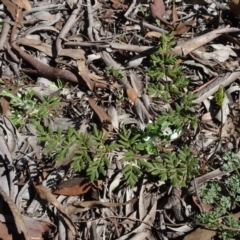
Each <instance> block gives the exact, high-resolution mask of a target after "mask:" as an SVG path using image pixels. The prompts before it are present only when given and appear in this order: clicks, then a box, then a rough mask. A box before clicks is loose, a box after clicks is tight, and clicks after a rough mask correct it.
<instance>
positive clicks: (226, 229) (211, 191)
mask: <svg viewBox="0 0 240 240" xmlns="http://www.w3.org/2000/svg"><path fill="white" fill-rule="evenodd" d="M239 167H240V158H239V157H238V156H237V155H236V154H235V153H233V152H226V153H225V154H224V156H223V158H222V167H221V168H222V170H224V171H232V174H231V175H229V176H227V177H225V178H224V179H223V180H222V181H221V182H219V181H211V182H208V183H206V184H204V185H203V186H201V188H200V189H199V195H200V197H202V201H203V203H207V204H211V205H212V206H213V207H214V208H213V210H211V211H209V212H202V213H200V214H198V215H197V217H196V222H197V223H201V224H206V225H207V226H209V227H214V228H217V229H218V231H219V234H220V235H221V237H222V238H223V239H224V240H230V239H233V238H236V237H237V238H238V239H239V237H240V231H239V229H240V221H239V220H238V218H239V217H237V219H236V218H234V214H232V209H233V208H234V207H236V206H237V207H239V205H240V174H239V170H238V169H239Z"/></svg>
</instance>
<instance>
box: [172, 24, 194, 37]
mask: <svg viewBox="0 0 240 240" xmlns="http://www.w3.org/2000/svg"><path fill="white" fill-rule="evenodd" d="M194 22H195V20H191V21H186V22H183V23H179V24H178V25H177V26H176V28H175V31H174V35H182V34H184V33H186V32H188V31H189V30H190V28H191V27H192V25H193V24H194Z"/></svg>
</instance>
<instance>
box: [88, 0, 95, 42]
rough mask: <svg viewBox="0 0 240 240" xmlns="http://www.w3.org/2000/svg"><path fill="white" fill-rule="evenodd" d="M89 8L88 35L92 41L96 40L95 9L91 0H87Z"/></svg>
mask: <svg viewBox="0 0 240 240" xmlns="http://www.w3.org/2000/svg"><path fill="white" fill-rule="evenodd" d="M87 10H88V29H87V32H88V37H89V39H90V40H91V41H94V38H93V35H92V33H93V14H92V13H93V10H92V4H91V0H87Z"/></svg>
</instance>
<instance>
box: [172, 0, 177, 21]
mask: <svg viewBox="0 0 240 240" xmlns="http://www.w3.org/2000/svg"><path fill="white" fill-rule="evenodd" d="M172 19H173V21H174V22H176V21H177V20H178V14H177V8H176V4H175V1H173V7H172Z"/></svg>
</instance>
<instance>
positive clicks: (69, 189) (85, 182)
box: [53, 178, 102, 196]
mask: <svg viewBox="0 0 240 240" xmlns="http://www.w3.org/2000/svg"><path fill="white" fill-rule="evenodd" d="M101 184H102V181H101V180H95V181H94V182H93V183H92V182H91V181H90V180H89V179H88V178H74V179H69V180H66V181H63V182H61V183H60V184H59V185H58V186H57V189H56V190H54V191H53V193H54V194H60V195H64V196H79V195H83V194H85V193H87V192H88V191H89V190H90V189H91V188H93V187H96V188H99V187H100V185H101Z"/></svg>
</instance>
